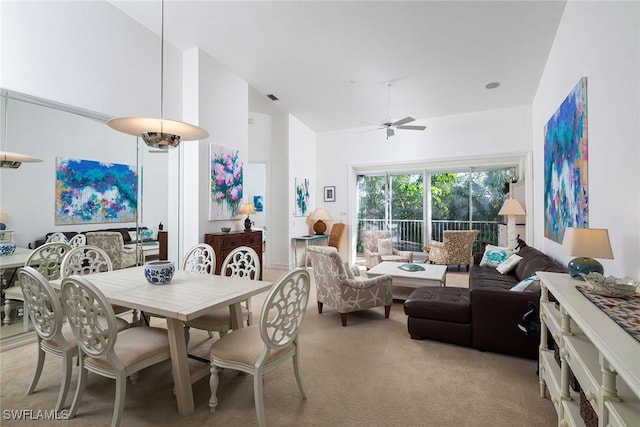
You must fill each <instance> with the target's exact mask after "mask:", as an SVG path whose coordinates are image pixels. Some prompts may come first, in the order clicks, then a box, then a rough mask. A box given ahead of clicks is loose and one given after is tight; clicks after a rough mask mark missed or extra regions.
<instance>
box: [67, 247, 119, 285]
mask: <svg viewBox="0 0 640 427" xmlns="http://www.w3.org/2000/svg"><path fill="white" fill-rule="evenodd" d="M111 270H113V264H112V263H111V259H110V258H109V255H107V253H106V252H105V251H103V250H102V249H100V248H99V247H97V246H91V245H85V246H80V247H77V248H73V249H71V250H70V251H69V253H67V255H65V257H64V259H63V260H62V266H61V267H60V277H61V278H63V279H64V278H65V277H69V276H71V275H73V274H77V275H78V276H85V275H87V274H93V273H101V272H104V271H111Z"/></svg>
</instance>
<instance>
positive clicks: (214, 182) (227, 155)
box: [209, 145, 243, 220]
mask: <svg viewBox="0 0 640 427" xmlns="http://www.w3.org/2000/svg"><path fill="white" fill-rule="evenodd" d="M209 154H210V176H211V187H210V191H211V196H210V198H209V219H210V220H221V219H234V218H235V217H236V213H237V211H238V209H239V208H240V206H241V204H242V193H243V191H242V189H243V181H242V180H243V163H242V156H241V154H240V150H236V149H234V148H228V147H222V146H219V145H209Z"/></svg>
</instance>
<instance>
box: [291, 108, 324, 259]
mask: <svg viewBox="0 0 640 427" xmlns="http://www.w3.org/2000/svg"><path fill="white" fill-rule="evenodd" d="M315 153H316V133H315V132H313V131H312V130H311V129H309V128H308V127H307V126H305V125H304V123H302V122H301V121H300V120H298V119H297V118H295V117H294V116H289V183H288V184H289V185H288V186H287V188H288V189H289V192H288V193H289V194H290V197H289V215H290V218H291V226H290V227H289V238H292V237H296V236H303V235H307V234H309V233H310V232H311V229H310V225H313V224H308V223H307V216H308V215H309V214H310V213H311V212H313V210H314V209H315V208H316V207H317V206H318V200H319V197H322V194H321V193H319V192H318V191H316V189H317V184H316V183H315V181H316V179H317V174H316V164H317V163H316V157H315V155H314V154H315ZM296 178H308V179H309V212H308V213H307V214H306V215H305V216H295V215H294V213H295V205H296V198H295V189H296V187H295V179H296ZM301 258H302V257H301V256H298V261H299V263H301V262H302V261H301ZM290 265H293V259H291V264H290Z"/></svg>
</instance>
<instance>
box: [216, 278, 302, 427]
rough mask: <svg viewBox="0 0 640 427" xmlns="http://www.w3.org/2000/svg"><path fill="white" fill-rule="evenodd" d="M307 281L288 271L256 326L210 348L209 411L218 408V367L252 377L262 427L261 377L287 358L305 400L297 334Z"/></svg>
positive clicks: (231, 335) (268, 296) (224, 337)
mask: <svg viewBox="0 0 640 427" xmlns="http://www.w3.org/2000/svg"><path fill="white" fill-rule="evenodd" d="M310 282H311V278H310V277H309V273H308V272H307V270H306V269H302V268H299V269H295V270H291V271H290V272H288V273H287V274H285V275H284V276H283V277H282V278H280V279H279V280H278V281H277V282H276V283H275V284H274V285H273V287H272V288H271V290H270V291H269V294H268V295H267V298H266V299H265V301H264V303H263V306H262V311H261V313H260V324H259V325H253V326H249V327H247V328H240V329H238V330H236V331H233V333H231V334H228V335H225V336H223V337H221V338H220V339H219V340H218V341H216V342H214V343H213V344H212V345H211V352H210V353H211V354H210V355H211V377H210V378H209V386H210V388H211V398H210V399H209V407H210V409H211V411H212V412H214V411H215V409H216V407H217V406H218V398H217V395H216V393H217V390H218V385H219V368H229V369H235V370H239V371H242V372H246V373H248V374H251V375H253V376H254V381H253V395H254V400H255V406H256V416H257V418H258V425H260V426H266V419H265V413H264V397H263V377H264V375H265V374H267V373H268V372H270V371H272V370H273V369H275V368H277V367H278V366H280V365H281V364H283V363H284V362H286V361H287V360H289V359H292V360H293V369H294V374H295V377H296V383H297V384H298V389H299V390H300V394H301V395H302V397H303V398H306V394H305V391H304V387H303V386H302V376H301V374H300V358H299V352H298V348H299V340H298V331H299V330H300V326H301V325H302V321H303V320H304V315H305V313H306V309H307V303H308V302H309V290H310Z"/></svg>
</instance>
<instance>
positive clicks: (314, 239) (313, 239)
mask: <svg viewBox="0 0 640 427" xmlns="http://www.w3.org/2000/svg"><path fill="white" fill-rule="evenodd" d="M323 240H325V241H327V242H328V241H329V236H327V235H326V234H314V235H308V236H300V237H294V238H292V239H291V242H292V243H293V267H294V268H295V267H297V266H298V251H297V248H298V243H300V242H302V243H304V266H305V268H306V267H307V248H308V247H309V242H313V243H315V244H316V245H317V244H318V243H319V242H321V241H323Z"/></svg>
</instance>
